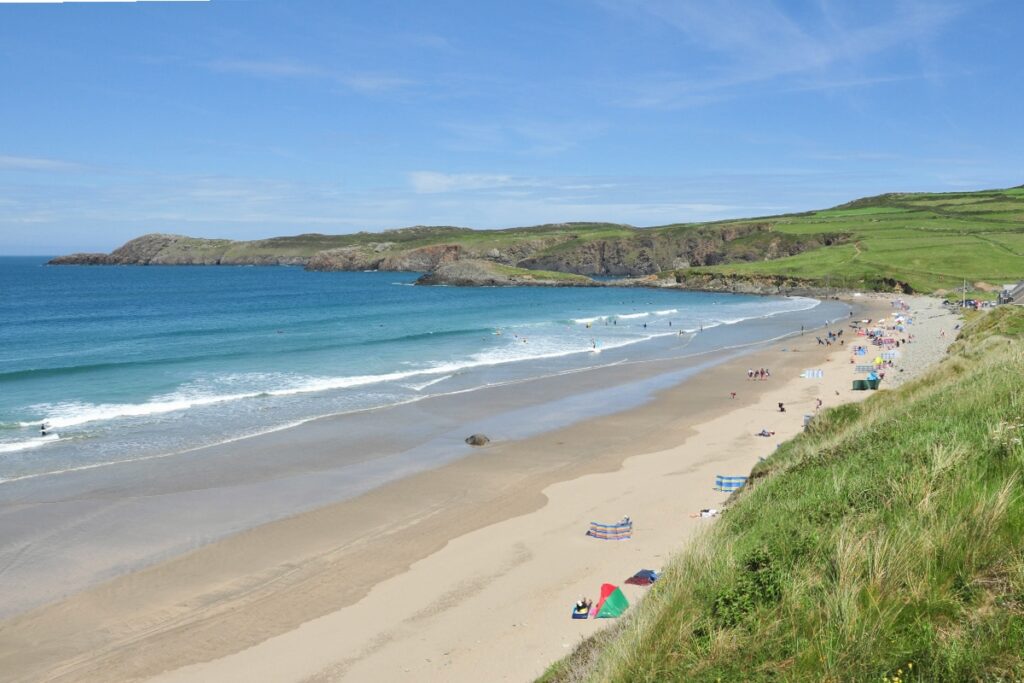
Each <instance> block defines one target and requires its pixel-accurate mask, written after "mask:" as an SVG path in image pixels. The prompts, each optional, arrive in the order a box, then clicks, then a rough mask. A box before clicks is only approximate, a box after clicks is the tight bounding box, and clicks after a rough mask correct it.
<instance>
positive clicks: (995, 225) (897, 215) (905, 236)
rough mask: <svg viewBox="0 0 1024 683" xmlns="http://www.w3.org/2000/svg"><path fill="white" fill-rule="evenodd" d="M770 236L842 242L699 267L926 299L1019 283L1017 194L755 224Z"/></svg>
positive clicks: (888, 198)
mask: <svg viewBox="0 0 1024 683" xmlns="http://www.w3.org/2000/svg"><path fill="white" fill-rule="evenodd" d="M758 220H759V221H760V222H764V221H768V222H770V223H772V228H773V230H775V231H779V232H783V233H788V234H793V235H807V234H816V233H846V234H849V235H850V236H851V239H850V240H849V243H847V244H842V245H836V246H829V247H824V248H821V249H817V250H814V251H809V252H805V253H802V254H798V255H796V256H791V257H786V258H780V259H776V260H772V261H758V262H749V263H736V264H728V265H721V266H712V267H710V268H702V269H700V270H706V271H708V272H718V273H728V274H734V275H741V276H757V275H787V276H792V277H801V278H807V279H812V280H817V281H820V282H822V283H826V282H827V283H828V284H829V285H831V286H836V287H841V288H861V287H863V288H872V287H874V286H877V284H878V283H880V282H882V281H883V280H885V279H887V278H891V279H896V280H899V281H901V282H905V283H907V284H909V285H910V286H911V287H912V288H913V289H914V290H916V291H923V292H931V291H935V290H937V289H942V288H952V287H959V286H961V285H962V282H963V280H964V279H965V278H966V279H967V281H968V282H969V283H973V282H977V281H984V282H990V283H1002V282H1012V281H1015V280H1019V279H1021V278H1024V189H1022V188H1019V187H1018V188H1012V189H1008V190H986V191H982V192H952V193H944V194H929V193H920V194H886V195H880V196H878V197H869V198H866V199H858V200H857V201H854V202H850V203H849V204H844V205H842V206H838V207H836V208H833V209H827V210H824V211H813V212H809V213H806V214H799V215H793V216H777V217H773V218H767V219H758Z"/></svg>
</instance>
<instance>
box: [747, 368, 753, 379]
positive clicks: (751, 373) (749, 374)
mask: <svg viewBox="0 0 1024 683" xmlns="http://www.w3.org/2000/svg"><path fill="white" fill-rule="evenodd" d="M752 379H754V368H747V380H748V381H749V380H752Z"/></svg>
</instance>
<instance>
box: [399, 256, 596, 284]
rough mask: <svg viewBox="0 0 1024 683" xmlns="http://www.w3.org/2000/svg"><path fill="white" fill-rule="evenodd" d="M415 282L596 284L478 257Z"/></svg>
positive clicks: (447, 265) (453, 263) (445, 265)
mask: <svg viewBox="0 0 1024 683" xmlns="http://www.w3.org/2000/svg"><path fill="white" fill-rule="evenodd" d="M416 284H418V285H452V286H456V287H597V286H600V285H601V283H599V282H595V281H593V280H591V279H590V278H588V277H584V276H582V275H569V274H565V273H546V272H542V271H541V272H531V271H528V270H524V269H522V268H512V267H510V266H504V265H501V264H496V263H493V262H491V261H483V260H480V259H464V260H461V261H450V262H448V263H442V264H441V265H440V266H438V267H437V268H435V269H434V270H433V271H431V272H429V273H427V274H426V275H424V276H422V277H421V278H419V279H418V280H416Z"/></svg>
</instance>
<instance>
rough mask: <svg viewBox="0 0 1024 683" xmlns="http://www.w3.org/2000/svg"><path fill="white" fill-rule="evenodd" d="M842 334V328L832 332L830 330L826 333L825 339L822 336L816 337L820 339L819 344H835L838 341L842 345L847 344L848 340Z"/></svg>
mask: <svg viewBox="0 0 1024 683" xmlns="http://www.w3.org/2000/svg"><path fill="white" fill-rule="evenodd" d="M842 336H843V331H842V330H839V331H838V332H832V331H831V330H830V331H829V333H828V334H826V335H825V338H824V339H822V338H821V337H815V339H817V340H818V346H832V344H834V343H835V342H837V341H838V342H839V343H840V345H845V344H846V341H845V340H843V339H842Z"/></svg>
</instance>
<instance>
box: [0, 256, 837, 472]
mask: <svg viewBox="0 0 1024 683" xmlns="http://www.w3.org/2000/svg"><path fill="white" fill-rule="evenodd" d="M45 261H46V259H45V258H41V257H40V258H33V257H3V258H0V482H2V481H11V480H18V479H25V478H33V477H38V476H40V475H43V474H47V473H54V472H63V471H68V470H80V469H85V468H94V467H99V466H105V465H108V464H111V463H116V462H123V461H126V460H134V459H142V458H151V457H162V456H164V455H166V454H169V453H175V452H180V451H185V450H191V449H195V448H198V447H202V446H204V445H209V444H215V443H222V442H225V441H229V440H234V439H239V438H242V437H245V436H247V435H252V434H258V433H263V432H267V431H272V430H277V429H281V428H284V427H288V426H292V425H297V424H301V423H303V422H304V421H307V420H310V419H312V418H315V417H319V416H324V415H331V414H338V413H345V412H352V411H359V410H367V409H373V408H377V407H381V406H386V405H393V404H398V403H403V402H411V401H419V400H423V399H424V398H427V397H430V396H432V395H436V394H438V393H450V392H468V391H473V390H474V389H475V388H478V387H480V386H484V385H491V384H494V383H502V382H514V381H518V380H522V379H524V378H529V377H532V376H538V375H540V374H552V373H558V372H566V371H578V370H581V369H585V368H587V367H592V366H595V365H601V364H603V363H604V364H606V363H616V362H623V361H624V360H625V359H626V358H627V355H628V356H629V357H636V356H638V355H642V354H644V353H648V352H653V351H654V350H657V352H658V353H662V354H665V353H680V354H681V353H684V352H685V351H686V349H688V348H691V345H692V344H693V342H694V340H695V339H698V338H700V337H701V334H702V331H703V333H707V332H709V331H711V330H715V329H716V328H719V337H718V338H717V341H716V344H718V345H720V346H721V345H727V344H728V343H730V341H741V340H739V337H737V339H732V338H731V337H729V336H728V335H722V334H721V329H720V328H723V326H734V325H735V329H736V330H737V332H736V334H737V335H739V336H742V335H741V333H740V330H742V329H747V330H748V333H747V334H748V336H749V327H748V328H744V326H742V325H736V323H740V322H742V321H749V320H760V319H769V318H773V317H775V316H779V315H780V314H790V313H793V314H795V313H796V312H800V311H805V312H807V313H806V316H805V317H806V318H807V320H808V321H809V320H812V319H817V318H818V317H820V316H817V315H816V314H815V313H814V312H813V309H814V308H815V307H816V306H818V305H819V303H818V302H817V301H815V300H812V299H805V298H783V297H753V296H739V295H718V294H704V293H691V292H681V291H676V290H653V289H631V288H593V289H574V288H562V289H548V288H452V287H415V286H412V282H413V281H414V280H415V279H416V277H417V276H416V274H412V273H377V272H373V273H311V272H305V271H303V270H301V269H298V268H281V267H205V268H204V267H53V266H46V265H44V264H45ZM786 317H787V325H788V328H787V329H786V330H782V329H780V330H776V331H777V332H779V333H780V334H781V333H782V332H784V331H789V330H791V329H792V327H793V326H794V325H798V324H800V323H798V322H797V319H796V318H793V317H792V316H786ZM821 322H822V321H821V320H817V324H821ZM730 329H731V328H730ZM759 334H761V336H762V337H763V338H769V337H768V336H766V335H768V332H765V331H762V332H761V333H759ZM43 425H46V434H45V435H43V434H42V433H41V429H40V428H41V426H43Z"/></svg>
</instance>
